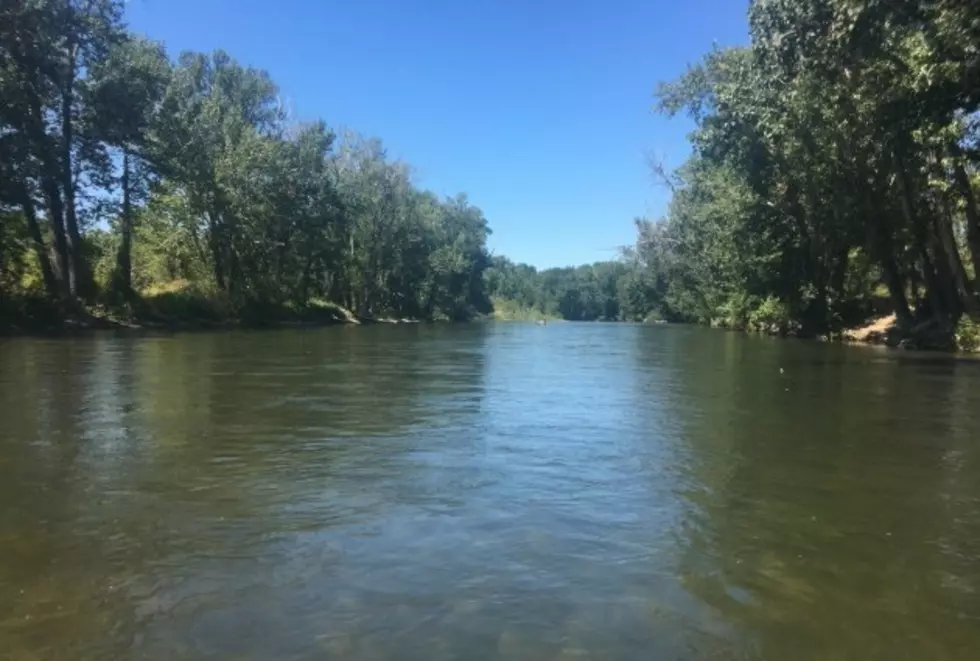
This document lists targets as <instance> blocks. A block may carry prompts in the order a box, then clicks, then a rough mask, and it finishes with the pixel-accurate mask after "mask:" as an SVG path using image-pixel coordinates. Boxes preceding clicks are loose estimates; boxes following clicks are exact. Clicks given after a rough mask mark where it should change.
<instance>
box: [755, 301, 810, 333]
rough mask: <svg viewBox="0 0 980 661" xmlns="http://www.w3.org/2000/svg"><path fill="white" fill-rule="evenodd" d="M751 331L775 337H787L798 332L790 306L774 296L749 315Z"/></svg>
mask: <svg viewBox="0 0 980 661" xmlns="http://www.w3.org/2000/svg"><path fill="white" fill-rule="evenodd" d="M748 327H749V330H754V331H758V332H761V333H771V334H773V335H786V334H788V333H792V332H795V331H796V330H798V328H797V327H798V324H797V323H796V322H795V321H793V319H792V317H791V316H790V311H789V306H788V305H786V303H784V302H783V301H781V300H779V299H778V298H775V297H774V296H769V297H767V298H766V299H765V300H764V301H762V303H761V304H760V305H759V306H758V307H757V308H756V309H755V310H753V311H752V313H751V314H750V315H749V326H748Z"/></svg>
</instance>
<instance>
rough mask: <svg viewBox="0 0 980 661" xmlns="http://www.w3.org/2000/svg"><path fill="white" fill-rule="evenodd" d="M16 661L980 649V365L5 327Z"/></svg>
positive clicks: (5, 586) (571, 329) (515, 341)
mask: <svg viewBox="0 0 980 661" xmlns="http://www.w3.org/2000/svg"><path fill="white" fill-rule="evenodd" d="M0 658H11V659H18V660H20V659H25V660H31V661H33V660H42V659H43V660H45V661H60V660H66V661H67V660H72V661H104V660H107V659H141V660H147V661H150V660H152V661H157V660H160V659H168V660H183V659H188V660H190V659H195V660H196V659H221V660H225V659H235V660H242V659H249V660H252V659H254V660H279V659H290V660H293V659H300V660H306V659H311V660H312V659H358V660H381V659H399V660H401V659H405V660H419V661H423V660H424V661H438V660H441V659H465V660H471V659H472V660H482V659H487V660H489V659H507V660H510V659H515V660H517V659H528V660H532V659H533V660H537V659H541V660H548V661H551V660H573V659H574V660H583V659H594V660H596V661H599V660H604V661H618V660H624V661H625V660H630V661H634V660H637V659H676V660H679V661H688V660H691V661H694V660H702V659H718V660H721V659H724V660H728V659H732V660H736V659H738V660H743V659H790V660H804V661H806V660H811V659H812V660H817V659H820V660H827V659H833V660H840V659H855V660H861V661H870V660H877V659H881V660H887V661H894V660H896V659H924V660H929V661H940V660H943V659H957V660H958V659H964V660H965V659H969V660H970V661H975V660H976V659H978V658H980V363H978V362H972V361H965V360H956V359H954V358H952V357H947V356H936V355H921V354H911V353H901V352H888V351H878V350H874V349H868V348H849V347H841V346H831V345H823V344H817V343H806V342H796V341H779V340H770V339H761V338H753V337H747V336H744V335H739V334H733V333H725V332H721V331H710V330H705V329H697V328H679V327H678V328H675V327H649V326H633V325H602V324H552V325H549V326H547V327H538V326H534V325H529V324H528V325H525V324H517V323H515V324H482V325H481V324H474V325H460V326H441V325H435V326H399V327H365V328H343V327H337V328H327V329H318V330H282V331H264V332H262V331H259V332H245V331H236V332H228V333H213V334H179V335H166V336H132V335H121V336H113V335H111V334H105V335H96V336H89V337H78V338H74V339H65V338H62V339H49V340H38V339H13V340H5V341H2V342H0Z"/></svg>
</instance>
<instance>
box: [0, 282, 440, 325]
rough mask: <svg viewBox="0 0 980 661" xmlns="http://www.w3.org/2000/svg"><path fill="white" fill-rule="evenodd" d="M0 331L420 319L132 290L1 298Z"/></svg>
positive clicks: (317, 304) (324, 304) (314, 303)
mask: <svg viewBox="0 0 980 661" xmlns="http://www.w3.org/2000/svg"><path fill="white" fill-rule="evenodd" d="M3 312H4V314H3V315H2V316H0V336H3V335H7V336H10V335H59V334H65V333H75V332H87V331H106V330H108V331H154V330H157V331H206V330H223V329H233V328H282V327H295V326H311V327H315V326H336V325H351V326H358V325H372V324H391V325H395V324H418V323H421V321H422V320H420V319H414V318H400V317H391V316H380V317H375V316H359V315H356V314H354V313H353V312H351V311H350V310H348V309H347V308H345V307H343V306H342V305H338V304H336V303H332V302H329V301H323V300H319V299H313V300H311V301H309V302H308V303H307V305H305V306H296V305H251V306H248V307H246V308H244V309H241V310H237V311H233V310H232V309H231V307H230V306H229V305H227V304H226V303H224V302H222V301H221V300H220V299H217V298H214V297H208V296H205V295H201V294H199V293H195V292H191V291H186V290H169V291H164V292H156V293H153V294H152V295H147V296H138V297H135V298H133V299H132V300H130V301H126V302H123V303H114V304H107V303H100V304H95V305H78V306H76V307H73V308H65V307H63V306H57V305H54V304H52V303H51V302H49V301H47V300H45V299H20V300H17V301H15V302H11V301H9V300H8V301H7V306H6V307H5V309H4V310H3Z"/></svg>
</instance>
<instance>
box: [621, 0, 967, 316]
mask: <svg viewBox="0 0 980 661" xmlns="http://www.w3.org/2000/svg"><path fill="white" fill-rule="evenodd" d="M749 22H750V35H751V43H750V45H749V46H747V47H738V48H729V49H716V50H713V51H712V52H710V53H709V54H708V55H707V56H706V57H705V58H704V60H703V61H702V62H701V63H700V64H698V65H696V66H694V67H692V68H691V69H690V70H688V72H687V73H685V74H684V75H683V76H681V77H680V78H679V79H678V80H676V81H673V82H670V83H664V84H661V86H660V87H659V89H658V91H657V105H658V109H659V110H660V111H661V112H663V113H665V114H667V115H670V116H673V115H675V114H678V113H682V112H683V113H687V115H688V116H689V117H690V118H691V119H692V120H693V121H694V122H695V130H694V132H693V133H692V135H691V144H692V147H693V154H692V156H691V158H690V160H689V161H688V162H687V163H686V164H685V165H684V166H683V167H682V168H680V169H679V170H678V171H677V172H675V173H672V174H664V173H663V172H662V170H661V171H660V174H661V176H663V178H664V179H665V180H666V183H667V184H668V185H669V186H671V187H672V188H673V191H674V194H673V199H672V202H671V204H670V207H669V209H668V212H667V215H666V217H665V218H664V219H663V220H662V221H659V222H657V223H650V222H641V223H639V224H638V237H637V243H636V247H635V259H636V263H637V264H639V265H641V267H642V268H643V269H644V272H645V277H646V278H647V279H648V280H649V281H651V282H656V283H658V284H657V285H655V290H656V291H658V292H659V293H661V294H662V295H661V296H659V297H658V298H657V300H658V301H659V308H660V309H661V310H663V311H664V312H666V313H668V314H669V315H671V316H673V317H675V318H682V319H685V320H689V321H696V322H701V323H720V324H723V325H728V326H734V327H740V328H762V329H765V330H769V331H772V332H799V333H804V334H817V333H826V332H834V331H837V330H840V329H841V328H842V327H846V326H849V325H855V324H859V323H861V322H862V321H864V320H865V319H866V318H867V317H868V316H870V315H871V314H872V313H873V312H882V310H880V309H876V304H877V301H878V297H877V296H876V294H877V292H878V290H879V289H881V290H883V291H884V292H886V295H887V297H888V307H889V308H890V309H891V311H893V312H895V314H896V315H897V316H898V319H899V323H900V325H901V326H902V327H903V328H906V329H912V328H913V327H916V326H919V325H921V324H922V323H924V322H926V321H930V322H933V323H934V324H935V325H937V326H938V327H939V328H941V329H944V330H945V332H946V333H947V334H949V333H952V329H953V328H955V327H956V324H957V323H958V322H959V321H960V319H961V318H962V317H963V316H964V315H967V316H970V317H972V318H973V319H977V318H980V298H978V295H980V280H978V279H977V278H976V276H975V274H976V273H978V272H980V269H978V266H980V209H978V203H977V183H978V176H977V175H978V171H980V150H978V149H977V146H978V144H980V132H978V121H977V117H978V116H980V114H978V111H980V94H978V93H977V92H976V90H978V89H980V85H978V81H980V78H978V76H980V49H977V47H976V45H977V44H978V43H980V39H978V37H980V5H977V4H976V3H974V4H970V3H959V2H956V1H954V0H939V1H937V2H928V3H926V2H905V3H883V2H878V1H876V0H756V1H755V2H753V3H751V6H750V11H749ZM968 323H969V322H968Z"/></svg>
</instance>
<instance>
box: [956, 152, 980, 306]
mask: <svg viewBox="0 0 980 661" xmlns="http://www.w3.org/2000/svg"><path fill="white" fill-rule="evenodd" d="M949 155H950V160H951V161H952V163H953V181H954V183H955V184H956V188H957V190H958V191H959V194H960V195H961V196H962V197H963V201H964V202H965V205H966V240H967V243H968V244H969V246H970V258H971V260H972V261H973V276H974V281H975V282H976V283H980V210H978V209H977V198H976V195H974V194H973V187H972V186H971V185H970V178H969V177H968V176H967V174H966V168H964V167H963V150H962V149H960V146H959V145H958V144H956V142H955V141H954V142H951V143H950V145H949ZM977 289H978V290H980V286H978V287H977Z"/></svg>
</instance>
